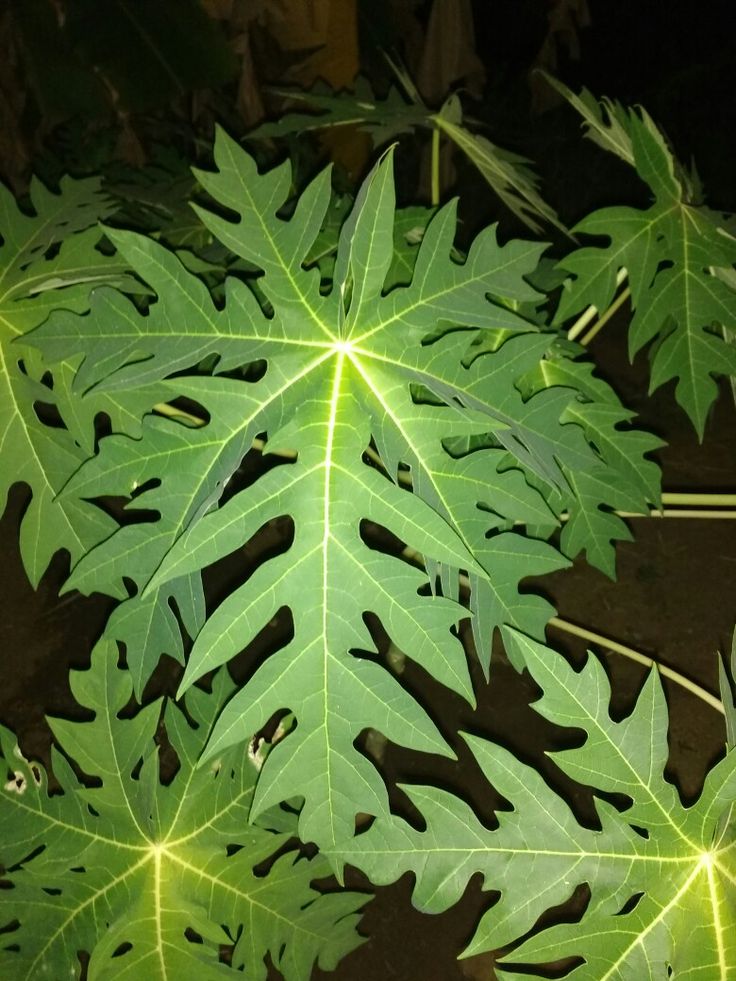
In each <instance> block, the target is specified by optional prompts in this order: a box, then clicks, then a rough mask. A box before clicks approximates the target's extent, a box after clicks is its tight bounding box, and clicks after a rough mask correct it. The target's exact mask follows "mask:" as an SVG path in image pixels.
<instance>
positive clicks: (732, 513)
mask: <svg viewBox="0 0 736 981" xmlns="http://www.w3.org/2000/svg"><path fill="white" fill-rule="evenodd" d="M611 513H612V514H615V515H616V516H617V517H619V518H719V519H720V518H727V519H731V518H736V510H726V509H723V508H707V509H706V508H663V509H662V510H661V511H659V510H658V509H657V508H651V510H649V511H612V512H611ZM559 519H560V521H569V519H570V515H569V514H568V513H567V511H563V512H562V513H561V514H560V515H559ZM518 523H519V524H521V523H522V522H518Z"/></svg>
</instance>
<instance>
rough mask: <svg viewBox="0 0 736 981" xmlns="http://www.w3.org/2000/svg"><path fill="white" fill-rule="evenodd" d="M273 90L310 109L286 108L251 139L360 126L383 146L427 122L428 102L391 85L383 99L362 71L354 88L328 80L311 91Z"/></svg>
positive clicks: (256, 130) (250, 135) (294, 89)
mask: <svg viewBox="0 0 736 981" xmlns="http://www.w3.org/2000/svg"><path fill="white" fill-rule="evenodd" d="M269 91H270V92H272V93H273V94H274V95H277V96H280V97H281V98H283V99H286V100H287V102H295V103H297V105H298V104H303V105H304V107H305V110H306V111H304V112H285V113H284V114H283V115H282V116H280V117H279V118H278V119H276V120H274V121H273V122H266V123H261V125H260V126H258V127H257V128H256V129H254V130H251V132H250V133H248V139H273V138H274V137H280V136H292V135H296V134H299V133H304V132H308V131H309V130H317V129H333V128H334V127H336V126H357V127H358V128H359V129H362V130H365V131H367V132H368V133H370V135H371V139H372V141H373V145H374V146H375V147H379V146H382V145H383V144H385V143H388V142H389V141H390V140H393V139H394V138H395V137H397V136H400V135H401V134H402V133H411V132H412V131H413V130H414V128H415V127H417V126H426V125H427V114H428V110H427V108H426V106H424V105H422V104H421V103H418V102H407V100H406V99H405V98H404V97H403V96H402V94H401V92H400V91H399V90H398V89H397V88H396V87H395V86H391V87H390V88H389V90H388V92H387V93H386V96H385V98H383V99H379V98H377V97H376V95H375V94H374V92H373V89H372V87H371V84H370V82H369V81H368V79H366V78H365V77H363V76H362V75H359V76H358V77H357V78H356V80H355V85H354V91H352V92H347V91H342V92H335V91H334V90H333V89H331V88H330V86H329V85H326V84H325V83H324V82H317V83H316V84H315V85H314V86H313V87H312V88H311V89H309V90H308V91H304V90H303V89H299V88H294V87H290V88H278V87H275V86H271V87H270V88H269Z"/></svg>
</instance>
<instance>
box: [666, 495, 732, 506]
mask: <svg viewBox="0 0 736 981" xmlns="http://www.w3.org/2000/svg"><path fill="white" fill-rule="evenodd" d="M662 504H673V505H679V504H683V505H689V506H690V507H731V508H736V494H697V493H696V494H687V493H679V492H677V491H664V492H663V493H662Z"/></svg>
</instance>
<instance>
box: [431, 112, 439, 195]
mask: <svg viewBox="0 0 736 981" xmlns="http://www.w3.org/2000/svg"><path fill="white" fill-rule="evenodd" d="M439 203H440V131H439V129H438V127H437V126H435V127H434V129H433V130H432V207H433V208H436V207H437V205H438V204H439Z"/></svg>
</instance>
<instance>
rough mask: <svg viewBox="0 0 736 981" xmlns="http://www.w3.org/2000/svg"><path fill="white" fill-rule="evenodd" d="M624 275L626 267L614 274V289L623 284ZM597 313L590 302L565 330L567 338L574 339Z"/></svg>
mask: <svg viewBox="0 0 736 981" xmlns="http://www.w3.org/2000/svg"><path fill="white" fill-rule="evenodd" d="M626 275H627V273H626V269H625V268H623V267H622V268H621V269H619V271H618V273H617V275H616V289H618V288H619V286H621V285H622V284H623V282H624V280H625V279H626ZM609 309H610V308H609ZM597 313H598V308H597V307H595V306H593V304H591V305H590V306H589V307H588V308H587V309H586V310H584V311H583V312H582V313H581V314H580V316H579V317H578V319H577V320H576V321H575V323H574V324H573V325H572V327H571V328H570V329H569V330H568V332H567V339H568V340H570V341H574V340H575V338H577V337H579V336H580V334H582V332H583V331H584V330H585V328H586V327H587V326H588V324H589V323H590V322H591V320H594V319H595V316H596V314H597ZM603 316H604V317H605V316H606V314H605V313H604V314H603Z"/></svg>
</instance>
